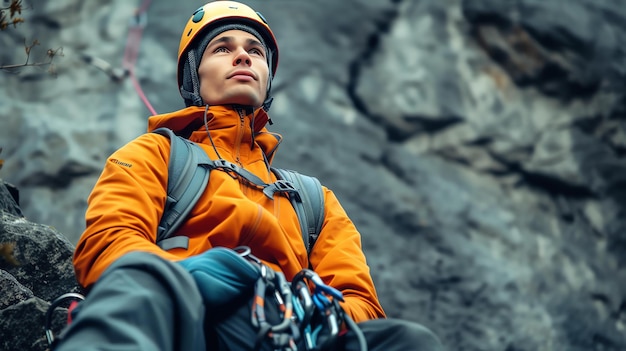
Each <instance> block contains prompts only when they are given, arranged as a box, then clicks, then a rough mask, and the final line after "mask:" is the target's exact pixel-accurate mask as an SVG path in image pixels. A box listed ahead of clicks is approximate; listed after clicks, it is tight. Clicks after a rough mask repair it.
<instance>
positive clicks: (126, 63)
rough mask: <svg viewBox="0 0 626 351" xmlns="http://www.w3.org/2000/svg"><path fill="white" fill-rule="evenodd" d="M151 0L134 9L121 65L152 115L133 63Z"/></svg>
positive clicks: (153, 112) (135, 61)
mask: <svg viewBox="0 0 626 351" xmlns="http://www.w3.org/2000/svg"><path fill="white" fill-rule="evenodd" d="M151 2H152V0H143V2H142V3H141V6H140V7H139V8H138V9H137V10H136V11H135V16H134V17H133V19H132V20H131V23H130V30H129V31H128V38H127V40H126V47H125V49H124V60H123V63H122V67H123V68H124V69H125V70H126V71H127V72H128V76H129V77H130V80H131V82H132V84H133V87H134V88H135V91H137V95H139V98H140V99H141V101H143V103H144V105H146V107H147V108H148V110H150V113H152V115H153V116H154V115H156V114H157V112H156V111H155V109H154V107H152V104H150V101H148V98H147V97H146V94H144V92H143V89H141V84H139V80H138V79H137V76H136V75H135V64H136V63H137V57H138V56H139V45H140V42H141V36H142V35H143V30H144V28H145V27H146V23H147V22H148V13H147V10H148V7H149V6H150V3H151Z"/></svg>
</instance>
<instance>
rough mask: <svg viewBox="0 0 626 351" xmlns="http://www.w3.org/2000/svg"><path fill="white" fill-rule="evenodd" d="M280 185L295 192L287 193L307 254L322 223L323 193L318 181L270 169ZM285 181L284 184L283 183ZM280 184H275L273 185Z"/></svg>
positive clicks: (286, 170) (293, 173) (309, 177)
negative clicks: (290, 186)
mask: <svg viewBox="0 0 626 351" xmlns="http://www.w3.org/2000/svg"><path fill="white" fill-rule="evenodd" d="M272 171H273V172H274V174H276V177H277V178H278V179H279V180H282V181H283V182H282V183H285V184H289V183H291V184H293V186H294V187H295V189H296V191H295V192H288V195H289V200H290V201H291V204H292V206H293V208H294V209H295V210H296V214H297V215H298V221H299V222H300V231H301V233H302V240H303V241H304V245H305V246H306V251H307V253H308V254H310V253H311V250H312V249H313V246H314V245H315V242H316V241H317V238H318V236H319V235H320V231H321V230H322V224H323V223H324V193H323V191H322V185H321V184H320V181H319V180H318V179H317V178H315V177H311V176H307V175H303V174H300V173H298V172H296V171H292V170H288V169H281V168H272ZM285 181H286V182H285ZM277 183H279V184H280V183H281V182H280V181H279V182H276V183H274V184H277Z"/></svg>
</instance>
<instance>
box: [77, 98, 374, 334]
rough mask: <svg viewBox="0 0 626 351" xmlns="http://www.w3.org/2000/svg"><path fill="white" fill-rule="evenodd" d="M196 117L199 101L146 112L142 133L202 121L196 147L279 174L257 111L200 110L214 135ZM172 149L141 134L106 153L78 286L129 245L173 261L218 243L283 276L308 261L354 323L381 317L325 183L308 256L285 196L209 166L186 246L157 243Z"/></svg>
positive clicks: (274, 139)
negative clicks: (245, 250) (319, 222)
mask: <svg viewBox="0 0 626 351" xmlns="http://www.w3.org/2000/svg"><path fill="white" fill-rule="evenodd" d="M203 116H204V108H202V107H188V108H185V109H183V110H180V111H177V112H173V113H169V114H164V115H158V116H153V117H151V118H150V119H149V126H148V131H152V130H154V129H156V128H159V127H168V128H170V129H173V130H174V131H180V130H182V129H184V128H186V127H188V126H189V125H190V124H191V125H196V126H198V124H197V123H199V128H197V129H196V130H195V131H194V132H193V133H192V134H191V136H190V137H189V139H190V140H192V141H194V142H196V143H198V144H200V146H201V147H202V148H203V149H204V150H205V151H206V152H207V154H208V155H209V157H210V158H212V159H216V158H217V157H218V156H217V155H216V152H215V151H214V148H213V146H212V145H211V139H212V142H213V144H214V145H215V148H216V150H217V152H218V153H219V155H220V156H221V158H224V159H226V160H228V161H230V162H234V163H236V164H238V165H239V166H242V167H244V168H245V169H247V170H248V171H250V172H253V173H254V174H256V175H257V176H258V177H260V178H261V179H263V181H265V182H266V183H271V182H273V181H275V180H276V177H275V176H274V174H272V173H271V172H270V171H269V167H268V163H269V162H271V160H272V158H273V155H274V151H275V150H276V148H277V147H278V144H279V143H280V140H281V137H280V136H279V135H277V134H272V133H269V132H268V131H267V130H266V129H265V127H264V126H265V124H266V122H267V120H268V117H267V114H266V113H265V112H264V111H263V110H257V111H256V112H255V113H254V116H253V115H252V114H251V115H245V114H244V113H243V112H241V113H239V112H238V111H236V110H233V109H230V108H227V107H223V106H213V107H211V108H210V109H209V111H208V114H207V119H208V128H209V129H210V133H211V138H209V137H208V134H207V131H206V129H205V127H204V125H203V124H202V121H203ZM253 130H254V137H253ZM169 152H170V141H169V139H167V138H165V137H163V136H161V135H158V134H155V133H146V134H143V135H141V136H139V137H138V138H136V139H135V140H133V141H131V142H129V143H128V144H126V145H124V146H123V147H121V148H120V149H119V150H117V151H116V152H115V153H113V154H112V155H111V156H110V157H109V159H108V161H107V162H106V165H105V166H104V170H103V172H102V174H101V176H100V178H99V179H98V182H97V183H96V185H95V187H94V189H93V191H92V193H91V195H90V196H89V199H88V201H89V205H88V208H87V213H86V224H87V227H86V229H85V232H84V233H83V235H82V236H81V238H80V240H79V242H78V244H77V247H76V252H75V254H74V266H75V270H76V274H77V277H78V281H79V282H80V284H81V285H83V286H84V287H86V288H89V287H90V286H91V285H92V284H93V283H94V282H96V280H98V278H99V277H100V275H101V274H102V273H103V272H104V270H105V269H106V268H107V267H108V266H109V265H110V264H111V263H113V262H114V261H115V260H116V259H118V258H119V257H121V256H122V255H124V254H126V253H128V252H130V251H147V252H151V253H154V254H157V255H159V256H161V257H163V258H165V259H168V260H172V261H177V260H181V259H183V258H186V257H189V256H193V255H197V254H200V253H202V252H204V251H206V250H208V249H210V248H212V247H216V246H223V247H230V248H234V247H237V246H240V245H246V246H249V247H250V248H252V253H253V254H254V255H255V256H257V257H258V258H260V259H261V260H263V261H264V262H265V263H267V264H268V265H269V266H270V267H272V268H273V269H275V270H280V271H282V272H283V273H284V274H285V277H286V278H287V279H291V278H292V277H293V276H294V275H295V274H296V273H297V272H299V271H300V270H301V269H302V268H303V267H308V266H309V259H310V261H311V267H312V268H313V269H314V270H315V271H316V272H317V273H318V274H319V275H320V277H321V278H322V279H323V280H324V282H325V283H326V284H329V285H330V286H333V287H335V288H337V289H339V290H340V291H341V292H342V293H343V294H344V297H345V303H344V308H345V309H346V311H347V312H348V313H349V314H350V315H351V317H352V318H353V319H354V320H355V321H357V322H358V321H363V320H367V319H372V318H379V317H384V316H385V315H384V312H383V309H382V307H381V306H380V304H379V302H378V298H377V296H376V290H375V288H374V285H373V282H372V278H371V276H370V273H369V267H368V266H367V264H366V261H365V256H364V254H363V252H362V250H361V238H360V235H359V232H358V231H357V229H356V228H355V226H354V225H353V223H352V222H351V221H350V219H349V218H348V216H347V215H346V213H345V211H344V210H343V208H342V207H341V205H340V204H339V201H338V200H337V198H336V197H335V195H334V194H333V193H332V192H331V191H330V190H328V189H327V188H324V193H325V203H326V208H325V220H324V224H323V227H322V231H321V233H320V236H319V239H318V240H317V242H316V244H315V246H314V248H313V250H312V252H311V254H310V257H307V252H306V248H305V246H304V243H303V240H302V236H301V235H300V226H299V223H298V217H297V216H296V214H295V211H294V209H293V207H292V206H291V204H290V202H289V200H288V199H287V197H285V196H282V195H279V194H276V196H274V200H271V199H269V198H268V197H266V196H265V195H264V194H263V192H262V191H261V190H259V189H256V188H252V187H250V186H248V185H246V184H244V183H242V182H240V181H239V179H238V178H234V177H231V176H230V175H229V174H227V173H226V172H222V171H212V172H211V176H210V181H209V185H208V186H207V189H206V191H205V192H204V194H203V195H202V196H201V198H200V200H199V201H198V203H197V204H196V206H195V208H194V209H193V210H192V212H191V213H190V215H189V217H188V219H187V221H186V222H185V223H184V224H183V225H181V227H179V229H178V232H177V234H179V235H186V236H188V237H189V239H190V241H189V249H187V250H185V249H180V248H177V249H171V250H169V251H163V250H162V249H161V248H159V247H158V246H157V245H156V244H155V241H156V233H157V225H158V223H159V219H160V218H161V215H162V213H163V207H164V204H165V198H166V192H167V165H168V159H169V156H170V153H169ZM266 160H267V161H266Z"/></svg>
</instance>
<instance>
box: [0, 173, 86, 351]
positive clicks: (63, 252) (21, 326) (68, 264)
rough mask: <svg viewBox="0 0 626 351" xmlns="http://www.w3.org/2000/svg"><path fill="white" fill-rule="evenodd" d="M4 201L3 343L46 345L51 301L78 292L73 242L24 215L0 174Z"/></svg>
mask: <svg viewBox="0 0 626 351" xmlns="http://www.w3.org/2000/svg"><path fill="white" fill-rule="evenodd" d="M15 191H16V190H15V189H14V188H13V193H14V194H15V193H16V192H15ZM0 205H1V207H0V332H1V334H2V340H0V349H2V350H45V349H46V348H47V346H48V344H47V340H46V337H45V328H44V326H45V323H46V320H45V315H46V312H47V310H48V307H49V305H50V302H51V301H53V300H54V299H56V298H57V297H59V296H61V295H62V294H64V293H67V292H80V288H79V287H78V284H77V283H76V280H75V278H74V270H73V267H72V252H73V250H74V246H73V245H72V243H70V242H69V241H68V240H67V238H65V237H64V236H63V235H62V234H59V233H58V232H57V231H56V230H54V229H53V228H50V227H47V226H43V225H40V224H36V223H32V222H29V221H27V220H26V219H25V218H24V217H22V216H21V212H20V209H19V206H18V205H17V203H16V202H15V201H14V197H13V196H12V195H11V192H9V191H8V187H7V184H5V183H4V182H3V181H2V180H1V179H0ZM63 310H65V309H64V308H59V309H58V310H55V313H54V314H53V319H52V323H51V325H50V326H51V328H52V330H53V331H55V332H59V331H60V330H61V328H62V327H63V325H64V320H65V318H66V315H67V311H66V310H65V311H63Z"/></svg>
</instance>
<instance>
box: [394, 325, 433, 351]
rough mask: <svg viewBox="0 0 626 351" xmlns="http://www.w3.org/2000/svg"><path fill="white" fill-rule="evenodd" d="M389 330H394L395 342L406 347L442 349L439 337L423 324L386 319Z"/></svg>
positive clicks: (428, 349)
mask: <svg viewBox="0 0 626 351" xmlns="http://www.w3.org/2000/svg"><path fill="white" fill-rule="evenodd" d="M386 321H387V323H389V324H390V330H393V331H394V333H393V334H394V335H393V338H392V339H394V340H396V342H398V343H401V344H402V345H406V346H407V347H408V348H407V350H408V349H412V350H420V351H442V350H443V345H442V344H441V341H440V340H439V338H438V337H437V336H436V335H435V333H433V332H432V331H431V330H430V329H428V328H426V327H425V326H423V325H421V324H419V323H415V322H410V321H405V320H398V319H387V320H386Z"/></svg>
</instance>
